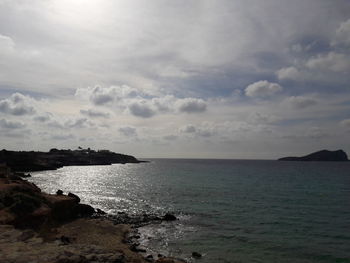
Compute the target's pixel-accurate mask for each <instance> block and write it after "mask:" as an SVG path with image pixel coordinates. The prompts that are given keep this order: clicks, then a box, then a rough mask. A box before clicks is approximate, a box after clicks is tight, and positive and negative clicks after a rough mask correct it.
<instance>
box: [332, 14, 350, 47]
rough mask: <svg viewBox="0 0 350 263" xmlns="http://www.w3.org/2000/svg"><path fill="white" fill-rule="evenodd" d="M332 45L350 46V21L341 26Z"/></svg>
mask: <svg viewBox="0 0 350 263" xmlns="http://www.w3.org/2000/svg"><path fill="white" fill-rule="evenodd" d="M332 44H333V45H344V46H350V19H349V20H347V21H345V22H343V23H341V24H340V26H339V28H338V29H337V31H336V39H335V41H334V42H333V43H332Z"/></svg>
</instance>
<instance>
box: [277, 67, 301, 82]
mask: <svg viewBox="0 0 350 263" xmlns="http://www.w3.org/2000/svg"><path fill="white" fill-rule="evenodd" d="M276 75H277V77H278V79H280V80H284V79H290V80H299V79H300V78H301V73H300V72H299V70H298V69H297V68H295V67H287V68H281V69H280V70H278V71H277V72H276Z"/></svg>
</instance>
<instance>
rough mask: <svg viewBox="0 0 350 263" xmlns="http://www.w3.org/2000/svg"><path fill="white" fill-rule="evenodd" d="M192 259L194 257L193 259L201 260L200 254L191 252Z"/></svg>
mask: <svg viewBox="0 0 350 263" xmlns="http://www.w3.org/2000/svg"><path fill="white" fill-rule="evenodd" d="M192 257H194V258H201V257H202V255H201V254H200V253H198V252H192Z"/></svg>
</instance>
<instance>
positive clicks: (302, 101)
mask: <svg viewBox="0 0 350 263" xmlns="http://www.w3.org/2000/svg"><path fill="white" fill-rule="evenodd" d="M287 101H288V103H290V104H291V105H292V107H294V108H296V109H304V108H308V107H310V106H314V105H316V104H317V103H318V101H317V100H316V99H313V98H309V97H305V96H292V97H289V98H288V99H287Z"/></svg>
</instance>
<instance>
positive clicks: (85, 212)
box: [77, 204, 95, 217]
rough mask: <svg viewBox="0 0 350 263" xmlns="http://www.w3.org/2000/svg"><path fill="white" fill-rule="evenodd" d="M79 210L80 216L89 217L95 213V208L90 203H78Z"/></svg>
mask: <svg viewBox="0 0 350 263" xmlns="http://www.w3.org/2000/svg"><path fill="white" fill-rule="evenodd" d="M77 212H78V215H79V216H82V217H87V216H92V215H93V214H94V213H95V209H94V208H93V207H92V206H90V205H86V204H78V207H77Z"/></svg>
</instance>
